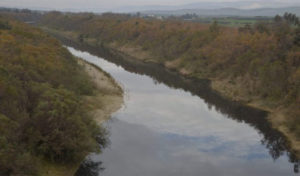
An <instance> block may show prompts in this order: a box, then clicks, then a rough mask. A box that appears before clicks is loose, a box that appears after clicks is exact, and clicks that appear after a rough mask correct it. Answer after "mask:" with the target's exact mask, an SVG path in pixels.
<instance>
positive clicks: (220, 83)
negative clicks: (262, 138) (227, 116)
mask: <svg viewBox="0 0 300 176" xmlns="http://www.w3.org/2000/svg"><path fill="white" fill-rule="evenodd" d="M44 30H47V31H48V32H50V33H53V34H55V35H60V36H63V37H65V38H67V39H69V40H72V41H73V42H77V43H80V42H79V41H78V40H77V39H78V34H76V33H75V32H61V31H56V30H53V29H49V28H44ZM83 42H84V44H87V45H90V46H92V47H97V45H98V43H97V41H96V40H93V39H92V38H86V39H85V40H84V41H83ZM105 47H108V48H110V49H112V50H114V51H116V52H120V53H124V54H125V55H128V56H130V57H131V58H134V59H136V60H139V61H142V62H146V63H157V62H156V60H155V59H154V58H151V53H147V52H146V51H143V50H142V49H141V48H138V47H133V46H129V45H118V44H116V43H111V44H107V45H105ZM179 65H180V61H179V60H177V61H176V60H175V61H173V62H166V63H165V64H164V66H165V68H167V69H171V70H175V71H176V72H178V73H180V74H181V75H184V76H186V77H192V78H194V79H199V76H197V75H193V73H192V72H190V71H189V70H187V69H185V68H181V67H179ZM210 80H211V88H212V89H214V90H216V91H217V92H219V93H220V94H221V95H222V96H224V97H226V98H228V99H230V100H234V101H239V102H242V103H243V104H245V105H248V106H251V107H255V108H258V109H262V110H265V111H267V112H269V116H268V120H269V121H270V123H271V124H272V126H273V127H274V128H275V129H277V130H279V131H280V132H282V133H283V134H284V135H285V136H286V137H287V138H288V141H289V142H290V146H291V148H292V149H293V150H294V151H296V155H297V156H298V157H300V147H299V146H300V141H299V136H297V134H295V133H293V132H291V130H290V127H289V126H290V123H291V122H289V119H288V118H287V117H289V112H291V109H290V107H285V106H284V105H278V104H276V103H275V102H273V101H271V100H264V99H262V98H260V97H255V96H251V95H249V93H248V92H247V90H246V89H245V88H244V87H245V85H243V84H244V82H240V83H236V82H232V81H231V80H227V79H220V78H219V79H215V78H210ZM293 111H294V110H293ZM292 123H293V122H292Z"/></svg>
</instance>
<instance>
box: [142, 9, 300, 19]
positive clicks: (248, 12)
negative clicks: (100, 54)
mask: <svg viewBox="0 0 300 176" xmlns="http://www.w3.org/2000/svg"><path fill="white" fill-rule="evenodd" d="M285 12H289V13H294V14H296V15H297V16H300V7H284V8H259V9H237V8H220V9H181V10H149V11H143V12H142V14H145V15H163V16H169V15H184V14H187V13H190V14H191V13H195V14H197V15H199V16H250V17H252V16H269V17H271V16H275V15H277V14H280V15H283V14H284V13H285Z"/></svg>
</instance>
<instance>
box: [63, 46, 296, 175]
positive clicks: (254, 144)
mask: <svg viewBox="0 0 300 176" xmlns="http://www.w3.org/2000/svg"><path fill="white" fill-rule="evenodd" d="M68 49H69V51H70V52H71V53H72V54H73V55H75V56H79V57H81V58H82V59H84V60H86V61H88V62H90V63H93V64H95V65H97V66H99V67H101V68H102V69H103V70H104V71H106V72H108V73H109V74H110V75H111V76H112V77H113V78H114V79H115V80H116V81H117V82H119V83H120V85H122V87H123V89H124V91H125V98H124V101H125V102H124V105H123V107H122V108H121V109H120V110H119V111H117V112H116V113H114V114H113V115H112V117H111V120H110V121H109V122H107V123H106V124H105V127H106V128H107V129H108V132H109V140H110V144H109V146H108V147H107V148H105V149H104V150H103V152H102V153H101V154H90V155H89V156H88V157H87V160H86V162H84V163H83V164H82V166H81V168H80V169H79V171H78V173H77V175H78V176H89V175H103V176H200V175H201V176H202V175H203V176H219V175H220V176H221V175H222V176H223V175H224V176H225V175H226V176H241V175H243V176H248V175H249V176H254V175H255V176H277V175H278V176H287V175H298V174H297V172H298V164H297V160H296V159H295V157H294V156H293V154H292V152H290V151H289V149H288V147H287V146H288V145H287V144H286V141H285V138H284V137H283V136H282V135H281V134H280V133H279V132H277V131H275V130H273V129H272V128H271V126H270V124H269V123H267V121H266V120H265V118H266V115H267V114H266V112H262V111H258V110H255V109H252V108H248V107H243V106H242V105H239V104H238V103H236V102H230V101H228V100H225V99H223V98H222V97H220V96H218V95H217V94H215V93H214V92H213V91H211V90H209V89H208V88H207V82H206V81H203V82H202V83H201V81H199V83H198V82H197V83H196V82H195V81H193V80H186V79H184V78H181V77H180V76H178V75H174V74H172V73H169V72H168V71H164V70H163V69H161V68H159V69H156V67H152V68H151V67H149V68H143V67H139V66H136V65H131V66H129V65H128V64H120V62H115V63H116V64H115V63H113V61H112V60H113V58H109V57H112V56H107V57H106V59H107V60H105V59H103V58H101V57H98V56H95V55H92V54H90V53H88V52H83V51H80V50H77V49H74V48H71V47H68ZM108 60H110V61H108Z"/></svg>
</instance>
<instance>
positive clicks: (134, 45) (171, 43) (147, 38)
mask: <svg viewBox="0 0 300 176" xmlns="http://www.w3.org/2000/svg"><path fill="white" fill-rule="evenodd" d="M294 20H295V18H294ZM296 23H297V22H295V21H293V19H292V18H290V17H284V18H283V17H277V18H276V19H275V21H274V22H272V23H269V24H265V23H257V24H254V25H253V26H249V25H247V26H245V27H241V28H239V29H237V28H229V27H221V26H219V25H218V24H217V23H213V24H211V25H205V24H199V23H192V22H183V21H176V20H165V21H162V20H154V19H150V20H145V19H141V18H134V17H129V16H128V15H118V14H103V15H101V16H99V15H95V14H91V13H81V14H71V13H69V14H61V13H59V12H54V13H48V14H46V15H45V16H43V18H42V19H41V21H40V25H41V26H43V27H47V28H48V29H50V30H52V31H53V32H56V33H58V34H60V35H64V36H65V37H68V38H70V39H72V40H73V41H76V42H78V43H85V44H88V45H93V46H98V47H103V46H104V47H108V48H112V49H115V50H118V51H121V52H123V53H126V54H128V55H130V56H133V57H135V58H136V59H139V60H142V61H145V62H155V63H159V64H163V65H165V67H167V68H169V69H173V70H176V71H178V72H180V73H181V74H183V75H186V76H189V77H193V78H200V79H201V78H209V79H211V80H212V87H213V88H214V89H216V90H217V91H219V92H220V93H221V94H223V95H224V96H226V97H228V98H230V99H234V100H237V101H241V102H244V103H246V104H248V105H251V106H255V107H258V108H261V109H265V110H267V111H269V112H271V113H270V121H271V122H272V123H273V126H274V127H275V128H277V129H279V130H280V131H282V132H283V133H285V134H286V135H287V136H288V137H289V138H290V140H291V141H292V142H293V144H292V145H293V146H294V148H297V149H298V150H299V145H298V144H299V137H300V128H299V127H300V121H299V118H298V117H299V115H300V111H299V108H298V107H299V106H300V82H299V80H300V67H299V66H300V62H299V61H300V55H299V54H300V43H299V38H300V29H299V27H296V25H294V24H296Z"/></svg>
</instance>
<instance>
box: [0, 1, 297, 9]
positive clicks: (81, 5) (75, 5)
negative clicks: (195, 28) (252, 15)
mask: <svg viewBox="0 0 300 176" xmlns="http://www.w3.org/2000/svg"><path fill="white" fill-rule="evenodd" d="M194 3H197V4H198V5H197V8H218V7H235V8H245V9H247V8H248V9H250V8H262V7H284V6H295V5H297V6H300V1H299V0H0V7H15V8H30V9H43V10H45V9H48V10H63V9H71V10H80V9H82V10H91V11H118V10H121V11H122V9H123V10H124V9H127V10H128V9H130V8H131V9H138V8H142V9H143V8H145V7H144V6H151V7H149V8H155V7H156V6H180V7H184V6H182V5H186V4H194ZM180 7H178V8H180ZM186 7H193V6H186ZM195 7H196V6H195ZM151 10H155V9H151Z"/></svg>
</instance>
